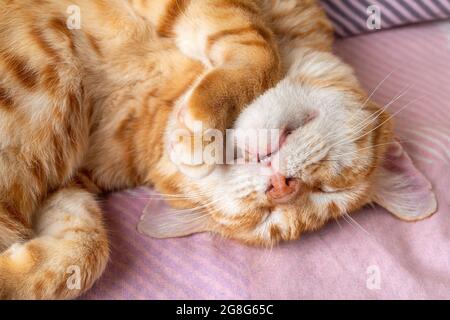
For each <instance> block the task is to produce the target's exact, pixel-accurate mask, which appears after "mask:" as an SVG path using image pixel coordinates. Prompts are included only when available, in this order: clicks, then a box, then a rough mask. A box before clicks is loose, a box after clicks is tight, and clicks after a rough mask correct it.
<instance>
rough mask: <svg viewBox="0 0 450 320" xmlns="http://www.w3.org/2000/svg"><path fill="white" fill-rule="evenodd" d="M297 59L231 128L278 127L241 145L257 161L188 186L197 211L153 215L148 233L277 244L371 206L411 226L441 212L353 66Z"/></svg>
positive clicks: (323, 58) (320, 57) (322, 57)
mask: <svg viewBox="0 0 450 320" xmlns="http://www.w3.org/2000/svg"><path fill="white" fill-rule="evenodd" d="M300 60H301V62H299V63H297V64H295V65H293V66H292V67H291V68H290V70H289V73H288V75H287V77H286V78H285V79H284V80H282V81H281V82H280V83H279V84H278V85H277V86H276V87H275V88H273V89H271V90H269V91H267V92H266V93H265V94H264V95H263V96H261V97H259V98H258V99H256V100H255V101H254V102H253V103H252V104H251V105H250V106H249V107H248V108H247V109H246V110H245V111H244V112H243V113H242V114H241V115H240V117H239V118H238V120H237V121H236V124H235V129H242V130H237V131H236V133H235V135H237V136H239V135H246V134H248V132H254V131H252V130H253V129H276V130H278V131H274V132H279V133H280V134H279V136H277V137H278V138H276V139H275V140H274V139H266V140H264V139H262V140H261V141H263V142H264V146H262V145H259V148H256V149H255V148H254V147H253V149H252V147H251V145H250V144H249V145H246V147H245V148H241V150H240V151H243V152H241V155H244V156H245V155H246V154H247V156H248V154H250V155H253V156H254V157H253V159H254V158H256V159H257V162H256V163H255V162H251V163H247V164H240V165H239V164H233V165H218V166H216V168H215V170H214V171H213V172H212V173H211V174H209V175H208V176H206V177H203V178H201V179H192V180H190V182H189V183H190V184H191V187H188V188H185V187H184V188H183V189H184V192H185V193H186V194H189V192H190V193H191V195H192V198H194V199H196V204H195V205H196V206H197V210H195V211H177V210H173V211H171V212H169V213H167V212H166V213H165V214H164V215H161V216H160V217H158V216H150V217H148V219H149V221H146V232H147V233H148V234H150V235H152V236H156V237H172V236H182V235H187V234H191V233H196V232H202V231H213V232H216V233H219V234H222V235H224V236H226V237H230V238H235V239H239V240H241V241H244V242H246V243H250V244H259V245H271V244H274V243H276V242H278V241H280V240H293V239H297V238H299V236H300V235H301V234H302V233H303V232H306V231H311V230H316V229H318V228H320V227H321V226H323V225H324V224H325V223H326V222H327V221H329V220H330V219H337V218H339V217H342V216H343V215H346V214H349V213H351V212H354V211H355V210H357V209H359V208H361V207H362V206H364V205H365V204H367V203H370V202H376V203H378V204H380V205H382V206H383V207H385V208H386V209H388V210H389V211H391V212H392V213H393V214H395V215H397V216H399V217H401V218H403V219H406V220H417V219H421V218H424V217H426V216H428V215H430V214H432V213H433V212H434V211H435V210H436V201H435V198H434V195H433V194H432V193H431V191H430V189H431V188H430V185H429V184H428V182H427V181H426V179H425V178H424V177H423V176H422V175H421V174H420V173H419V172H418V171H417V170H416V169H415V168H414V166H413V164H412V162H411V160H410V159H409V157H408V156H407V155H406V154H405V153H404V151H403V150H402V148H401V146H400V144H399V143H398V142H396V141H395V139H394V138H393V134H392V123H391V117H390V116H389V115H388V114H387V113H386V112H385V111H384V110H382V109H381V108H379V107H378V106H376V105H375V104H374V103H373V102H371V101H370V100H369V99H368V97H367V96H366V95H365V94H364V93H363V91H361V90H360V89H359V84H358V82H357V80H356V78H355V77H354V75H353V72H352V70H351V69H350V68H349V67H348V66H346V65H345V64H343V63H342V62H341V61H340V60H339V59H337V58H335V57H333V56H332V55H330V54H327V53H323V54H320V53H317V52H316V53H314V54H310V55H309V56H308V53H306V54H305V57H304V59H300ZM275 136H276V135H275ZM234 138H236V137H233V139H234ZM241 138H242V137H241ZM244 140H245V139H244ZM268 140H269V141H271V143H270V146H269V147H267V141H268ZM247 141H249V140H247ZM249 146H250V148H248V147H249ZM243 149H245V150H243ZM418 197H420V201H418Z"/></svg>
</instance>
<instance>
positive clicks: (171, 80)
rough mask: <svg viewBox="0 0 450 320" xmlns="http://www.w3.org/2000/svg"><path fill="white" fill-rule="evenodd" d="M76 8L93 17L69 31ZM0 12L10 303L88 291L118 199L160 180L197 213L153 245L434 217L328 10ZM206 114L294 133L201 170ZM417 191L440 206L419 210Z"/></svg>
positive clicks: (3, 292)
mask: <svg viewBox="0 0 450 320" xmlns="http://www.w3.org/2000/svg"><path fill="white" fill-rule="evenodd" d="M74 5H75V6H76V7H75V8H78V9H79V12H80V14H81V15H80V17H81V20H80V21H81V25H80V28H75V29H73V28H72V29H71V28H68V25H67V24H66V21H67V19H68V18H70V17H69V13H68V11H67V10H68V8H69V7H70V6H72V8H73V6H74ZM0 6H1V7H2V11H1V12H0V252H1V254H0V297H1V298H8V299H21V298H27V299H28V298H32V299H46V298H56V299H62V298H75V297H77V296H79V295H80V294H82V293H83V292H85V291H86V290H87V289H89V288H90V287H91V286H92V284H93V283H94V282H95V280H96V279H98V278H99V277H100V275H101V274H102V272H103V270H104V268H105V266H106V263H107V260H108V240H107V232H106V230H105V227H104V224H103V222H102V213H101V211H100V209H99V206H98V204H97V202H96V195H97V194H100V193H102V192H108V191H113V190H118V189H123V188H128V187H133V186H138V185H154V186H155V188H156V189H157V190H159V191H160V192H162V193H164V194H166V195H167V198H168V200H169V201H170V202H171V204H172V205H173V206H174V208H178V209H192V210H178V209H174V210H173V212H170V213H167V214H166V215H164V216H162V215H158V214H155V216H153V217H150V216H149V217H147V218H148V220H147V221H145V225H144V226H143V227H142V229H143V231H144V232H146V233H148V234H150V235H152V236H155V237H172V236H183V235H187V234H191V233H195V232H202V231H212V232H216V233H219V234H221V235H223V236H226V237H231V238H235V239H239V240H241V241H243V242H246V243H249V244H260V245H271V244H274V243H276V242H278V241H280V240H291V239H297V238H298V237H299V236H300V234H301V233H303V232H306V231H310V230H315V229H317V228H319V227H321V226H322V225H323V224H324V223H326V222H327V221H328V220H329V219H334V218H338V217H340V216H342V215H344V214H347V213H350V212H352V211H354V210H356V209H358V208H360V207H361V206H363V205H365V204H366V203H369V202H372V201H376V202H378V203H380V204H381V205H383V206H384V207H386V208H387V209H389V210H390V211H392V212H393V213H394V214H396V215H398V216H400V217H403V218H405V219H410V220H413V219H419V218H423V217H425V216H428V215H430V214H431V213H433V212H434V211H435V207H436V204H435V200H434V197H433V196H432V194H431V193H429V186H428V185H427V184H426V182H425V181H424V179H423V177H422V176H419V175H418V173H417V172H415V171H414V170H413V167H412V164H411V162H410V161H409V158H407V156H406V155H405V154H404V153H403V152H402V150H401V147H400V146H399V145H398V144H397V143H396V142H395V141H393V138H392V133H391V127H392V125H391V121H390V118H389V116H388V115H387V114H386V113H385V112H384V110H383V109H379V108H378V107H377V106H375V105H374V104H373V103H372V102H370V101H369V100H368V98H367V96H366V95H365V94H364V92H363V91H362V90H361V88H360V86H359V84H358V82H357V80H356V78H355V77H354V75H353V72H352V70H351V68H349V67H348V66H346V65H345V64H344V63H342V62H341V61H340V60H339V59H337V58H336V57H334V56H333V55H332V54H331V53H330V51H331V45H332V29H331V27H330V24H329V22H328V20H327V19H326V17H325V15H324V14H323V12H322V11H321V9H320V8H319V7H318V6H317V4H316V3H315V1H312V0H298V1H295V0H294V1H279V0H273V1H272V0H205V1H188V0H167V1H150V0H147V1H137V0H136V1H131V0H130V1H125V0H108V1H106V0H70V1H66V0H46V1H37V0H36V1H31V2H30V1H29V0H15V1H10V0H0ZM255 99H256V100H255ZM196 121H201V122H202V124H203V125H204V127H205V129H206V130H207V129H218V130H219V131H220V132H224V131H225V129H228V128H237V129H239V128H257V129H259V128H261V129H280V130H281V132H282V134H281V137H282V139H281V138H280V139H279V140H277V141H276V142H273V143H271V144H270V147H269V150H268V151H267V152H266V153H264V154H260V152H259V149H257V150H256V151H255V150H245V151H246V153H245V154H250V155H252V156H256V158H257V159H258V160H260V162H258V163H256V164H254V165H246V164H242V165H220V164H217V165H214V164H210V163H208V164H207V163H201V164H198V163H195V164H192V163H190V162H189V161H184V160H183V159H184V157H181V158H180V157H179V155H180V154H181V155H183V154H185V155H186V156H190V155H191V153H192V150H191V145H190V144H187V143H186V142H185V141H182V140H176V141H173V140H172V139H171V133H172V132H174V131H176V130H178V129H187V130H188V132H190V133H192V136H197V135H203V134H204V133H205V132H206V130H205V131H201V132H198V131H196V130H195V128H193V124H194V123H195V122H196ZM202 146H203V145H202ZM255 153H256V154H255ZM275 155H277V157H275ZM186 158H189V157H186ZM385 158H388V160H390V162H388V163H389V164H390V165H386V161H384V159H385ZM398 160H402V161H401V165H393V163H399V161H398ZM261 170H263V171H264V170H265V171H266V172H267V174H263V175H262V174H260V173H261V172H262V171H261ZM199 177H201V178H199ZM424 190H425V191H424ZM417 192H423V194H424V195H425V196H426V198H425V199H426V201H423V202H422V203H421V206H420V207H412V206H411V202H412V201H413V200H414V197H415V196H416V195H417ZM395 193H397V194H398V193H401V196H399V197H393V194H395ZM74 266H75V267H76V268H78V270H79V271H80V272H79V275H80V276H81V283H80V287H78V288H75V289H74V288H72V287H70V286H68V284H67V279H68V277H69V276H70V273H68V272H69V271H68V270H71V268H73V267H74Z"/></svg>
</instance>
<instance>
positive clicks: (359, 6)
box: [321, 0, 450, 37]
mask: <svg viewBox="0 0 450 320" xmlns="http://www.w3.org/2000/svg"><path fill="white" fill-rule="evenodd" d="M321 3H322V5H323V7H324V9H325V10H326V12H327V14H328V16H329V17H330V19H331V20H332V21H333V24H334V27H335V30H336V33H337V34H338V35H339V36H341V37H347V36H351V35H357V34H361V33H365V32H370V31H373V30H377V29H369V27H368V26H367V21H368V19H369V16H370V15H371V13H372V11H370V10H369V12H368V8H369V7H370V6H372V5H375V6H376V7H377V8H378V9H379V12H380V18H381V19H380V22H381V25H380V28H381V29H387V28H392V27H395V26H401V25H405V24H409V23H417V22H423V21H431V20H438V19H446V18H449V17H450V0H321Z"/></svg>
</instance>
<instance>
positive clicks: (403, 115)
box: [83, 23, 450, 299]
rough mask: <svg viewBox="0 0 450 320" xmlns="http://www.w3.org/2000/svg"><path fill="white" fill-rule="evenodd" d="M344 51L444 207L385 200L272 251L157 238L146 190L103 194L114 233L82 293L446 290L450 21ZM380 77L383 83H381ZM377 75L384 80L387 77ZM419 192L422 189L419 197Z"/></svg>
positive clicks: (278, 295)
mask: <svg viewBox="0 0 450 320" xmlns="http://www.w3.org/2000/svg"><path fill="white" fill-rule="evenodd" d="M336 51H337V53H338V54H339V55H340V56H342V57H343V58H344V59H345V60H346V61H349V62H350V63H351V64H352V65H353V66H354V67H355V68H356V72H357V74H358V77H359V78H360V79H361V81H362V83H363V84H364V87H365V88H366V89H367V90H368V91H369V92H372V91H373V90H374V89H375V88H377V86H378V85H379V87H378V89H377V90H376V91H375V92H374V95H373V98H374V99H375V100H376V101H378V102H379V103H381V104H383V105H387V104H388V103H389V102H390V101H391V100H392V99H393V98H395V97H396V96H399V95H400V96H401V97H400V98H399V99H398V100H397V101H396V102H395V103H393V104H392V107H390V108H389V110H390V111H391V113H392V114H394V115H395V119H396V123H397V134H398V136H399V137H400V139H401V140H402V141H403V143H404V146H405V148H406V149H407V151H408V152H409V153H410V155H411V156H412V158H413V160H414V161H415V163H416V165H417V166H418V167H419V168H420V170H421V171H422V172H424V174H425V175H426V176H427V177H428V178H429V179H430V181H431V182H432V185H433V187H434V190H435V192H436V194H437V198H438V204H439V210H438V212H437V213H436V214H435V215H434V216H432V217H431V218H429V219H427V220H425V221H421V222H417V223H406V222H403V221H400V220H397V219H395V218H394V217H393V216H391V215H390V214H388V213H387V212H386V211H384V210H382V209H381V208H379V207H375V208H371V207H369V208H365V209H363V210H361V212H360V213H358V214H356V215H354V216H353V217H354V219H355V221H346V220H341V221H339V222H338V223H330V224H329V225H328V226H327V227H325V228H324V229H322V230H320V231H319V232H316V233H312V234H308V235H305V236H304V237H303V238H302V239H301V240H299V241H296V242H292V243H287V244H283V245H281V246H279V247H276V248H273V249H272V250H265V249H259V248H250V247H246V246H242V245H240V244H238V243H236V242H233V241H228V240H224V239H221V238H218V237H215V236H211V235H207V234H202V235H196V236H192V237H188V238H183V239H173V240H154V239H149V238H146V237H143V236H141V235H139V234H138V233H137V231H136V225H137V223H138V220H139V217H140V215H141V214H142V211H143V209H144V207H145V205H146V204H147V202H148V199H149V198H150V197H153V198H154V197H155V196H154V195H153V196H152V194H153V193H152V191H151V190H149V189H138V190H133V191H127V192H122V193H117V194H113V195H111V196H109V197H108V198H107V199H105V201H104V209H105V212H106V213H105V216H106V219H107V222H108V226H109V231H110V239H111V243H112V255H111V261H110V263H109V265H108V268H107V270H106V272H105V274H104V276H103V277H102V278H101V279H100V280H99V281H98V282H97V284H96V285H95V286H94V288H93V289H92V290H91V291H90V292H88V293H87V294H86V295H85V296H84V297H83V298H84V299H246V298H249V299H306V298H310V299H320V298H334V299H347V298H354V299H379V298H385V299H393V298H399V299H424V298H446V299H450V250H449V249H450V233H449V230H450V194H449V192H448V190H449V188H450V161H449V160H450V90H449V88H450V23H433V24H426V25H414V26H410V27H408V28H399V29H393V30H390V31H386V32H377V33H373V34H369V35H366V36H363V37H354V38H348V39H344V40H340V41H338V43H337V46H336ZM383 80H384V82H383ZM380 82H382V83H381V84H380ZM417 201H420V199H417Z"/></svg>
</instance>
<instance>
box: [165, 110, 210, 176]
mask: <svg viewBox="0 0 450 320" xmlns="http://www.w3.org/2000/svg"><path fill="white" fill-rule="evenodd" d="M176 123H177V125H176V129H175V131H174V132H173V133H172V134H171V137H170V142H169V143H170V145H169V155H170V159H171V161H172V162H173V163H174V164H175V165H176V166H177V168H178V170H179V171H180V172H181V173H182V174H184V175H186V176H188V177H191V178H196V179H199V178H203V177H205V176H207V175H209V174H210V173H211V172H212V171H213V170H214V168H215V166H216V162H215V159H211V158H210V157H208V156H207V155H206V154H205V150H206V148H207V145H208V142H209V140H210V133H211V132H212V130H213V129H211V128H208V127H206V128H205V125H204V123H203V122H202V121H200V120H197V119H195V118H194V117H193V116H192V114H191V112H190V111H189V105H188V104H184V105H182V107H181V108H180V110H179V111H178V113H177V119H176Z"/></svg>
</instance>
